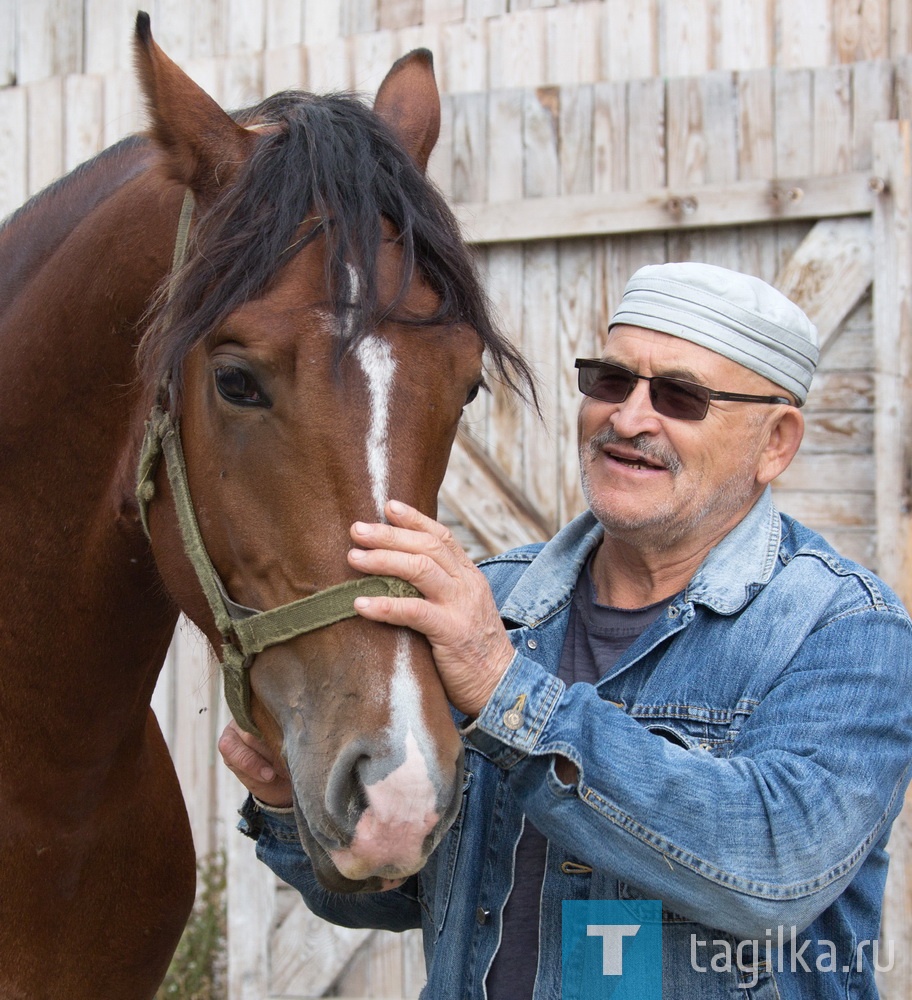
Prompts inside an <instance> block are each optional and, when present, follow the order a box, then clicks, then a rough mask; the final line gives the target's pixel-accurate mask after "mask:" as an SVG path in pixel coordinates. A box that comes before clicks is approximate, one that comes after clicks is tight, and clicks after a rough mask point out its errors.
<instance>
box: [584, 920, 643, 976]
mask: <svg viewBox="0 0 912 1000" xmlns="http://www.w3.org/2000/svg"><path fill="white" fill-rule="evenodd" d="M639 929H640V925H639V924H586V936H587V937H600V938H601V939H602V975H603V976H620V975H622V974H623V971H624V958H623V953H622V947H623V940H624V938H625V937H635V936H636V932H637V931H638V930H639Z"/></svg>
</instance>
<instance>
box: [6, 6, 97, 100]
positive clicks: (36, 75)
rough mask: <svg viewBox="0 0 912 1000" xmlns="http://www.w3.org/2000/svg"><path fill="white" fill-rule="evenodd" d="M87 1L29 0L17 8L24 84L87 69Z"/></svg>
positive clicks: (20, 79)
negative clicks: (84, 13)
mask: <svg viewBox="0 0 912 1000" xmlns="http://www.w3.org/2000/svg"><path fill="white" fill-rule="evenodd" d="M82 7H83V0H29V2H28V3H21V4H20V5H19V7H18V10H17V25H16V39H17V50H18V51H17V56H16V81H17V83H19V84H20V85H22V84H27V83H32V82H33V81H37V80H45V79H48V78H49V77H56V76H64V75H66V74H68V73H81V72H82V70H83V63H82V48H83V19H82Z"/></svg>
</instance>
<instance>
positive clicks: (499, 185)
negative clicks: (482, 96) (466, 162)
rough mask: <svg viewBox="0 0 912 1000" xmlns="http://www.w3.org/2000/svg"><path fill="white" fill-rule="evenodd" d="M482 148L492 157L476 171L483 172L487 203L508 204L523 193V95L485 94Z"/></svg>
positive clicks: (513, 93)
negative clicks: (484, 123) (485, 126)
mask: <svg viewBox="0 0 912 1000" xmlns="http://www.w3.org/2000/svg"><path fill="white" fill-rule="evenodd" d="M485 118H486V121H487V137H486V148H487V149H490V150H492V151H493V155H491V156H488V157H487V158H486V162H485V163H477V164H476V165H475V166H476V169H480V171H484V172H486V173H487V191H488V199H487V200H488V201H511V200H513V199H515V198H518V197H522V193H523V92H522V91H521V90H492V91H491V92H490V93H489V94H488V95H487V108H486V114H485Z"/></svg>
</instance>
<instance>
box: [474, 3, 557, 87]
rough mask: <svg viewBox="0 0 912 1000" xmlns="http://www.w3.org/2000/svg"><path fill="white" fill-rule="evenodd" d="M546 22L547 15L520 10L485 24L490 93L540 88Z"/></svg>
mask: <svg viewBox="0 0 912 1000" xmlns="http://www.w3.org/2000/svg"><path fill="white" fill-rule="evenodd" d="M546 18H547V11H544V10H524V11H519V12H518V13H515V14H510V15H508V16H504V17H497V18H493V19H492V20H491V21H489V22H488V44H489V49H488V53H489V60H490V61H489V64H488V67H489V76H488V79H489V82H490V86H491V88H492V89H494V90H498V89H501V88H506V87H536V86H540V85H541V84H542V82H543V81H544V79H545V58H546V53H545V48H546V46H545V27H546V23H547V21H546Z"/></svg>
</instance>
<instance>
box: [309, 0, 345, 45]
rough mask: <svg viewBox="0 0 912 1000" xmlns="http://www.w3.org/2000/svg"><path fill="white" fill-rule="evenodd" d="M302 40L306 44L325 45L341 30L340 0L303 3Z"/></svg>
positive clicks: (336, 36) (337, 35)
mask: <svg viewBox="0 0 912 1000" xmlns="http://www.w3.org/2000/svg"><path fill="white" fill-rule="evenodd" d="M301 16H302V25H301V29H302V31H303V40H304V43H305V44H306V45H325V44H326V43H327V42H331V41H334V40H335V39H336V38H338V37H339V34H340V33H341V31H342V0H320V2H319V3H307V2H305V3H304V5H303V12H302V15H301Z"/></svg>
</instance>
